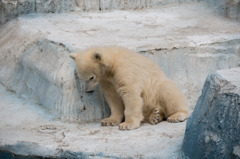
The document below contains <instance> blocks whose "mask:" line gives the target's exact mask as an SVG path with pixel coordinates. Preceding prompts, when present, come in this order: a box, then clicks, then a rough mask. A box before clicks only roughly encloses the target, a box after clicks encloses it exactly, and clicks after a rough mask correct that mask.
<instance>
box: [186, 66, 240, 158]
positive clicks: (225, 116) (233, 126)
mask: <svg viewBox="0 0 240 159" xmlns="http://www.w3.org/2000/svg"><path fill="white" fill-rule="evenodd" d="M239 133H240V67H238V68H233V69H230V70H221V71H217V72H216V73H214V74H212V75H210V76H208V78H207V80H206V82H205V84H204V87H203V90H202V95H201V97H200V98H199V100H198V103H197V105H196V107H195V109H194V111H193V113H192V115H191V117H190V118H189V119H188V120H187V128H186V132H185V136H184V142H183V146H182V149H183V151H184V152H185V155H186V156H188V157H189V158H240V151H239V150H240V149H239V148H240V135H239Z"/></svg>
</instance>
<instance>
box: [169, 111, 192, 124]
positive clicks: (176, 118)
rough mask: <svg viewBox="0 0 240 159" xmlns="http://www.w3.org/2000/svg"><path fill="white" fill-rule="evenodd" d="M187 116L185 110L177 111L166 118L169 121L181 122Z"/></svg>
mask: <svg viewBox="0 0 240 159" xmlns="http://www.w3.org/2000/svg"><path fill="white" fill-rule="evenodd" d="M187 118H188V113H187V112H185V111H178V112H176V113H174V114H172V115H170V116H169V117H168V118H167V121H168V122H170V123H177V122H182V121H184V120H186V119H187Z"/></svg>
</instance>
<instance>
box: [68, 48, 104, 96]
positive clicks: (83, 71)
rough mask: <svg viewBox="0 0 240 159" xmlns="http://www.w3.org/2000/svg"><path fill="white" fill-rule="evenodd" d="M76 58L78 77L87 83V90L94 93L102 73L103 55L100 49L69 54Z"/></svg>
mask: <svg viewBox="0 0 240 159" xmlns="http://www.w3.org/2000/svg"><path fill="white" fill-rule="evenodd" d="M69 56H70V57H71V58H72V59H74V60H75V63H76V67H77V72H78V77H79V78H80V79H81V81H83V82H84V84H85V92H86V93H92V92H93V91H94V90H95V88H96V87H97V85H98V83H99V79H100V75H101V74H100V73H101V68H100V67H101V66H100V65H101V60H102V56H101V53H100V51H98V50H92V49H89V50H86V51H84V52H80V53H71V54H70V55H69Z"/></svg>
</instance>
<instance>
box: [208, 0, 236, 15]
mask: <svg viewBox="0 0 240 159" xmlns="http://www.w3.org/2000/svg"><path fill="white" fill-rule="evenodd" d="M206 2H207V3H208V4H209V5H210V6H211V7H212V8H213V9H215V10H216V11H217V12H219V13H220V14H222V15H224V16H226V17H229V18H232V19H238V20H240V0H206Z"/></svg>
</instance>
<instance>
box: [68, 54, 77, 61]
mask: <svg viewBox="0 0 240 159" xmlns="http://www.w3.org/2000/svg"><path fill="white" fill-rule="evenodd" d="M69 57H71V58H72V59H73V60H75V59H76V57H77V53H71V54H69Z"/></svg>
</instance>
